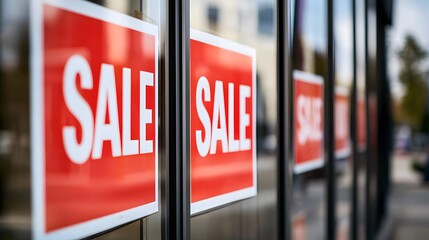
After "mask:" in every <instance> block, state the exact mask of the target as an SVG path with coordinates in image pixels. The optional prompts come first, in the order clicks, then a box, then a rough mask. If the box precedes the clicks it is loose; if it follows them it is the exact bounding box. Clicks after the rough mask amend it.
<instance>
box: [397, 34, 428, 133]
mask: <svg viewBox="0 0 429 240" xmlns="http://www.w3.org/2000/svg"><path fill="white" fill-rule="evenodd" d="M397 54H398V58H399V61H400V64H401V70H400V72H399V80H400V81H401V83H402V84H403V86H404V87H405V94H404V96H403V98H402V102H401V104H400V111H401V114H400V116H402V117H403V118H404V119H401V120H400V121H402V122H406V123H409V124H410V125H411V127H412V128H413V129H414V130H417V131H422V130H428V129H429V127H428V126H426V125H428V124H429V122H426V121H425V119H426V118H427V117H425V115H426V114H427V106H428V103H427V99H428V97H427V96H428V91H427V89H428V86H427V83H426V81H427V79H426V75H425V74H424V72H423V71H422V70H421V63H422V61H424V60H425V58H426V56H427V52H426V51H425V50H424V49H423V48H422V47H421V46H420V45H419V43H418V42H417V41H416V39H415V38H414V37H413V36H411V35H407V36H406V37H405V42H404V46H403V47H402V49H401V50H399V51H398V53H397Z"/></svg>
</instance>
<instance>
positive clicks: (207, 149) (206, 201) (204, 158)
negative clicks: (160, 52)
mask: <svg viewBox="0 0 429 240" xmlns="http://www.w3.org/2000/svg"><path fill="white" fill-rule="evenodd" d="M190 54H191V59H190V67H191V69H190V73H191V74H190V91H191V93H190V121H191V122H190V131H191V132H190V158H191V159H190V161H191V214H194V213H198V212H201V211H205V210H207V209H210V208H213V207H216V206H220V205H223V204H226V203H229V202H232V201H237V200H240V199H244V198H248V197H252V196H255V195H256V122H255V121H256V118H255V116H256V77H255V76H256V66H255V62H256V60H255V59H256V57H255V51H254V49H252V48H249V47H246V46H243V45H241V44H238V43H235V42H231V41H229V40H225V39H223V38H219V37H216V36H213V35H210V34H207V33H203V32H199V31H196V30H192V31H191V42H190Z"/></svg>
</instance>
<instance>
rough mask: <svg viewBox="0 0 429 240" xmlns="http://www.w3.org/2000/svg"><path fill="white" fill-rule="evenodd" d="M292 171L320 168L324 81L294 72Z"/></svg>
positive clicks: (321, 162)
mask: <svg viewBox="0 0 429 240" xmlns="http://www.w3.org/2000/svg"><path fill="white" fill-rule="evenodd" d="M293 78H294V86H295V91H294V146H295V167H294V172H295V173H297V174H299V173H303V172H307V171H310V170H313V169H316V168H320V167H322V166H323V164H324V161H323V78H322V77H320V76H317V75H314V74H311V73H306V72H301V71H297V70H295V71H294V73H293Z"/></svg>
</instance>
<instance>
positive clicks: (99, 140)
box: [62, 55, 154, 164]
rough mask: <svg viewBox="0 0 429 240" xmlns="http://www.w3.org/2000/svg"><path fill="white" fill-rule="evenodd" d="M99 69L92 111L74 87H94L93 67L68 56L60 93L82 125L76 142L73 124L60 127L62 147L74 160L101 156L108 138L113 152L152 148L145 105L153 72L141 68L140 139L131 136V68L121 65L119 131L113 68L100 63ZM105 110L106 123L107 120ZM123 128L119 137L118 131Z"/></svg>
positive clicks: (149, 115)
mask: <svg viewBox="0 0 429 240" xmlns="http://www.w3.org/2000/svg"><path fill="white" fill-rule="evenodd" d="M100 67H101V69H100V81H99V87H98V97H97V108H96V112H95V121H94V114H93V112H92V110H91V108H90V106H89V104H88V102H87V101H86V100H85V98H83V96H82V95H81V94H80V93H79V91H78V89H77V83H76V82H77V81H76V79H77V76H80V87H81V88H82V89H86V90H91V89H92V88H93V77H92V71H91V68H90V65H89V63H88V61H87V60H86V59H85V58H84V57H83V56H81V55H73V56H71V57H70V58H69V59H68V60H67V63H66V65H65V69H64V74H63V94H64V100H65V104H66V106H67V108H68V110H69V111H70V113H71V114H72V115H73V116H74V117H75V118H76V119H77V121H78V122H79V124H80V126H81V128H82V137H81V140H80V142H79V140H78V139H77V135H76V127H75V126H64V127H63V135H62V136H63V142H64V149H65V152H66V154H67V156H68V157H69V159H70V160H71V161H72V162H74V163H76V164H83V163H85V162H86V161H87V160H88V159H89V157H91V158H92V159H100V158H101V155H102V152H103V144H104V143H105V142H106V141H110V143H111V149H112V156H113V157H118V156H126V155H136V154H143V153H151V152H153V141H152V140H147V138H146V125H147V124H150V123H152V110H151V109H147V108H146V87H147V86H153V85H154V77H153V73H149V72H144V71H140V73H139V74H140V89H139V90H140V91H139V93H140V102H139V106H140V107H139V109H140V121H139V126H140V133H139V139H131V69H129V68H122V91H123V92H122V131H121V130H120V129H119V115H118V114H119V113H118V101H117V91H116V79H115V69H114V66H113V65H111V64H106V63H103V64H101V66H100ZM106 114H107V115H108V117H109V123H106V119H105V118H106ZM121 132H122V139H121V134H120V133H121Z"/></svg>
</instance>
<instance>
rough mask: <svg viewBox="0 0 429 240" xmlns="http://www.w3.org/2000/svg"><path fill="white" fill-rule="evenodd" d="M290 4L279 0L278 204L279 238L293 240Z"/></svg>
mask: <svg viewBox="0 0 429 240" xmlns="http://www.w3.org/2000/svg"><path fill="white" fill-rule="evenodd" d="M289 4H290V1H283V0H277V86H278V87H277V91H278V92H277V96H278V110H277V112H278V128H279V129H278V130H279V131H278V159H277V162H278V163H277V166H278V167H277V181H278V182H277V205H278V209H279V210H278V211H279V212H278V239H291V234H290V233H291V229H290V226H291V222H290V214H291V213H290V206H291V204H290V200H291V194H292V191H291V188H292V184H291V180H292V177H291V176H292V169H291V167H290V165H289V164H288V163H289V161H290V160H291V159H292V158H290V157H289V153H290V148H289V146H290V145H289V144H288V141H289V140H290V139H291V138H290V137H289V136H290V135H289V132H290V131H288V126H289V118H288V113H290V112H291V109H290V99H289V95H290V94H289V92H288V90H289V89H290V88H291V82H292V81H291V79H290V72H291V71H290V66H291V64H290V53H291V51H290V49H291V45H290V41H289V39H290V38H289V33H290V32H289V30H290V25H289V24H290V12H289V9H290V5H289Z"/></svg>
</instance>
